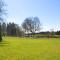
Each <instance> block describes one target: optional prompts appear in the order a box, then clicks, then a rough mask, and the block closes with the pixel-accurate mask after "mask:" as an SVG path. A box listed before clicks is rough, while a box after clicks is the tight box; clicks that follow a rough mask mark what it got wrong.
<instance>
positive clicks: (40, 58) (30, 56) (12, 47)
mask: <svg viewBox="0 0 60 60" xmlns="http://www.w3.org/2000/svg"><path fill="white" fill-rule="evenodd" d="M0 60H60V39H59V38H40V39H33V38H18V37H5V38H3V42H0Z"/></svg>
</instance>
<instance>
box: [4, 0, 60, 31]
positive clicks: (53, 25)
mask: <svg viewBox="0 0 60 60" xmlns="http://www.w3.org/2000/svg"><path fill="white" fill-rule="evenodd" d="M5 3H6V4H7V10H8V11H7V13H8V15H7V22H15V23H17V24H19V25H21V23H22V22H23V21H24V19H25V18H26V17H31V16H33V17H34V16H38V17H39V19H40V22H41V24H42V30H45V31H47V30H50V29H54V30H60V0H5Z"/></svg>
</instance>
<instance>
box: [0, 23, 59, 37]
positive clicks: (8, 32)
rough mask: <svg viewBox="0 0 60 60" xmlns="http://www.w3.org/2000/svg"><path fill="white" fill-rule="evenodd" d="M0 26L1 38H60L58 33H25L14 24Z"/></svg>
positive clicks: (20, 27)
mask: <svg viewBox="0 0 60 60" xmlns="http://www.w3.org/2000/svg"><path fill="white" fill-rule="evenodd" d="M0 26H1V33H2V36H16V37H57V36H59V37H60V31H56V32H54V31H50V32H49V31H47V32H46V31H45V32H38V33H35V32H34V33H33V32H31V33H29V32H27V33H26V31H25V30H23V28H22V26H19V25H18V24H15V23H8V24H6V23H2V24H0ZM24 26H25V25H24ZM26 28H27V27H26Z"/></svg>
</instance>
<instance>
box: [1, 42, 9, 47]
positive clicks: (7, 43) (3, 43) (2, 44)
mask: <svg viewBox="0 0 60 60" xmlns="http://www.w3.org/2000/svg"><path fill="white" fill-rule="evenodd" d="M8 45H9V42H8V41H2V42H0V47H4V46H8Z"/></svg>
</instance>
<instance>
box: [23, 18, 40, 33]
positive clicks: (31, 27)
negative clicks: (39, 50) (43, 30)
mask: <svg viewBox="0 0 60 60" xmlns="http://www.w3.org/2000/svg"><path fill="white" fill-rule="evenodd" d="M22 27H23V29H24V31H25V32H27V33H36V32H37V31H40V27H41V24H40V20H39V18H38V17H33V18H26V19H25V20H24V22H23V23H22Z"/></svg>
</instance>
